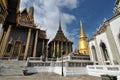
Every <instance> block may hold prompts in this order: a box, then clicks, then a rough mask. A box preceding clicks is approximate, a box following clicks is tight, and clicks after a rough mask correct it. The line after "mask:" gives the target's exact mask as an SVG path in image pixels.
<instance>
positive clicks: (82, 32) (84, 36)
mask: <svg viewBox="0 0 120 80" xmlns="http://www.w3.org/2000/svg"><path fill="white" fill-rule="evenodd" d="M80 38H86V35H85V32H84V29H83V26H82V21H81V20H80Z"/></svg>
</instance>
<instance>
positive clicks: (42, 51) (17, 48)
mask: <svg viewBox="0 0 120 80" xmlns="http://www.w3.org/2000/svg"><path fill="white" fill-rule="evenodd" d="M5 3H7V13H8V15H7V16H6V18H5V20H4V19H2V21H3V22H2V23H3V26H2V30H3V35H2V38H1V41H0V57H7V58H12V59H19V60H26V58H27V57H40V56H41V55H43V56H44V57H46V56H47V55H48V53H47V47H46V46H47V42H48V39H47V36H46V32H45V31H44V30H40V29H39V28H38V27H37V26H36V25H35V23H34V8H33V7H30V9H29V11H28V10H27V9H26V8H25V9H23V10H22V11H19V5H20V0H7V2H5ZM13 3H14V4H13ZM4 13H6V12H3V13H2V14H4ZM41 45H42V46H41Z"/></svg>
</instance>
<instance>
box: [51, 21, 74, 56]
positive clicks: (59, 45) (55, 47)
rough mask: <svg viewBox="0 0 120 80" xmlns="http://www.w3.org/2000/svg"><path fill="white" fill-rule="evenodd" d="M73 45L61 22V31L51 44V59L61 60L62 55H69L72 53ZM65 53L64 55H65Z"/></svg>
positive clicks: (59, 30)
mask: <svg viewBox="0 0 120 80" xmlns="http://www.w3.org/2000/svg"><path fill="white" fill-rule="evenodd" d="M72 44H73V42H71V41H70V40H68V39H67V38H66V37H65V35H64V33H63V31H62V28H61V21H60V22H59V29H58V31H57V33H56V35H55V37H54V39H53V40H52V41H51V42H50V43H49V57H55V58H59V57H61V55H62V54H63V55H68V54H69V53H70V52H72V50H73V49H72ZM63 52H64V53H63Z"/></svg>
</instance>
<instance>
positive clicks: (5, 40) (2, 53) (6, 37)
mask: <svg viewBox="0 0 120 80" xmlns="http://www.w3.org/2000/svg"><path fill="white" fill-rule="evenodd" d="M11 28H12V26H11V25H9V27H8V30H7V32H6V34H4V36H5V37H4V38H3V40H2V45H1V50H0V54H1V55H0V56H1V57H2V56H3V55H4V51H5V47H6V44H7V41H8V38H9V35H10V31H11Z"/></svg>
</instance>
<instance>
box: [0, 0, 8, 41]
mask: <svg viewBox="0 0 120 80" xmlns="http://www.w3.org/2000/svg"><path fill="white" fill-rule="evenodd" d="M7 15H8V12H7V0H0V41H1V37H2V34H3V29H1V28H2V26H3V24H4V21H5V18H6V16H7Z"/></svg>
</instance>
